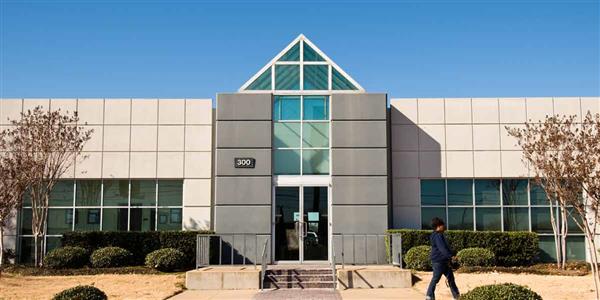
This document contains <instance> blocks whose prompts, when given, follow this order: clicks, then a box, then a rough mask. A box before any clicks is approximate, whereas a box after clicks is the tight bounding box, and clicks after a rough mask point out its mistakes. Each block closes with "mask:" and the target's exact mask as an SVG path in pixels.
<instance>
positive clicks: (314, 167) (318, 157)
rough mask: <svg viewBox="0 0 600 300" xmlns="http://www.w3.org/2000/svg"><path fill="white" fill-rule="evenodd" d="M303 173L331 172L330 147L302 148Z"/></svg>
mask: <svg viewBox="0 0 600 300" xmlns="http://www.w3.org/2000/svg"><path fill="white" fill-rule="evenodd" d="M302 160H303V161H302V173H303V174H306V175H310V174H329V149H318V150H302Z"/></svg>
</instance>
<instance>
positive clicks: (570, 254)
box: [567, 236, 585, 260]
mask: <svg viewBox="0 0 600 300" xmlns="http://www.w3.org/2000/svg"><path fill="white" fill-rule="evenodd" d="M567 260H585V237H584V236H568V237H567Z"/></svg>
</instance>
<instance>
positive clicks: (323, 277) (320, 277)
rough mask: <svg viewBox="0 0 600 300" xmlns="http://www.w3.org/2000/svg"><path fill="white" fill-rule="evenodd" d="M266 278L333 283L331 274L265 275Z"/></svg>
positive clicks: (277, 280)
mask: <svg viewBox="0 0 600 300" xmlns="http://www.w3.org/2000/svg"><path fill="white" fill-rule="evenodd" d="M266 277H267V278H269V279H271V280H272V281H276V282H282V281H293V280H295V281H301V282H312V281H333V275H332V274H309V275H306V274H305V275H273V274H266Z"/></svg>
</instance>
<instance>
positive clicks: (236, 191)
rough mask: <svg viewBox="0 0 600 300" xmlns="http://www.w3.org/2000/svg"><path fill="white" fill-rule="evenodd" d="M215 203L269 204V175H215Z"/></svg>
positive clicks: (270, 200)
mask: <svg viewBox="0 0 600 300" xmlns="http://www.w3.org/2000/svg"><path fill="white" fill-rule="evenodd" d="M216 189H217V190H216V196H217V197H216V201H215V202H216V205H271V202H272V199H271V177H270V176H267V177H217V178H216Z"/></svg>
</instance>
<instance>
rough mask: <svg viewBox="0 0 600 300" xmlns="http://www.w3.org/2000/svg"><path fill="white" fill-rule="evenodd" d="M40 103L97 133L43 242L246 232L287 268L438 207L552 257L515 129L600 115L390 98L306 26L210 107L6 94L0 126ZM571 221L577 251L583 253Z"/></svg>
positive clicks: (16, 235)
mask: <svg viewBox="0 0 600 300" xmlns="http://www.w3.org/2000/svg"><path fill="white" fill-rule="evenodd" d="M38 105H39V106H42V107H44V108H47V109H50V110H55V109H59V108H60V109H61V110H67V111H78V112H79V116H80V118H81V125H82V126H85V127H86V128H90V129H93V130H94V133H93V138H92V140H91V141H89V142H88V144H87V145H86V146H85V149H84V153H83V154H82V157H80V158H78V159H77V160H76V162H75V164H74V167H73V169H72V170H71V171H70V172H69V173H68V174H66V175H65V178H64V180H62V181H61V182H60V183H59V185H58V186H57V188H56V190H55V191H54V192H53V195H52V199H51V201H50V206H51V208H50V212H49V220H48V224H47V228H48V238H47V239H48V240H47V247H48V249H50V248H53V247H56V245H57V244H58V242H59V238H60V235H61V234H62V233H63V232H65V231H72V230H75V231H86V230H117V231H127V230H130V231H147V230H179V229H183V230H199V229H210V230H214V231H215V232H217V233H219V234H224V235H226V234H247V236H248V237H250V240H248V241H247V240H246V239H247V238H246V237H244V238H243V243H244V250H239V249H238V250H239V251H246V250H247V251H254V250H253V249H252V248H251V247H252V246H251V245H252V244H253V243H252V239H259V238H260V239H262V240H264V239H266V238H271V239H272V240H273V243H272V248H271V251H272V255H271V259H272V260H273V261H278V262H284V261H294V262H314V261H327V260H330V259H331V258H332V255H333V252H332V246H333V247H335V248H336V249H339V248H340V247H343V246H342V245H341V243H344V241H343V240H341V239H340V238H341V235H342V234H347V235H363V237H364V242H365V243H364V246H362V247H365V248H367V247H369V246H368V245H370V243H371V242H374V243H375V244H377V239H379V238H380V237H378V236H376V235H378V234H379V235H380V234H382V233H384V232H385V230H386V229H388V228H427V227H428V221H429V220H430V219H431V217H433V216H442V217H443V218H444V219H446V220H447V223H448V227H449V229H465V230H502V231H510V230H530V231H534V232H538V233H539V234H540V235H541V241H540V247H541V249H542V250H543V255H544V258H546V259H552V256H553V255H554V251H553V250H552V248H553V247H554V243H553V241H552V240H551V238H552V227H551V224H550V217H549V209H548V207H547V206H546V204H547V203H546V202H545V201H546V199H545V194H544V192H543V190H541V189H540V188H539V187H537V186H536V185H535V184H533V182H532V181H530V180H529V179H530V178H531V177H532V176H533V174H531V173H530V171H529V169H528V167H527V166H526V165H525V164H524V163H523V162H522V161H521V151H520V150H519V148H518V147H517V146H516V141H515V140H514V139H512V138H511V137H509V136H508V135H507V133H506V126H509V127H521V126H523V124H524V123H525V122H537V121H539V120H542V119H544V118H545V116H546V115H552V114H569V115H577V116H578V118H581V116H582V115H584V114H585V113H586V112H587V111H591V112H592V113H599V112H600V98H598V97H570V98H566V97H560V98H555V97H545V98H510V99H506V98H485V99H483V98H461V99H449V98H445V99H444V98H440V99H394V98H392V99H388V95H387V94H385V93H369V92H366V91H365V90H364V89H363V88H362V87H361V86H360V84H359V83H358V82H356V81H355V80H353V79H352V78H351V77H350V76H349V75H348V74H347V73H345V72H344V71H343V70H342V69H341V68H340V67H339V66H338V65H336V64H335V63H334V62H333V61H332V60H331V59H330V58H329V57H328V56H327V55H326V54H325V53H323V52H322V51H321V50H319V48H318V47H317V46H316V45H314V44H313V43H311V42H310V41H309V40H308V39H306V38H305V37H304V36H303V35H300V36H299V37H298V38H296V39H295V40H294V41H292V42H291V43H290V44H289V45H288V46H287V47H286V48H285V49H283V50H282V51H281V52H280V53H279V54H278V55H277V56H275V57H274V58H273V60H271V61H270V62H269V63H268V64H267V65H265V66H264V67H263V68H262V69H260V70H259V71H258V72H257V73H256V75H254V76H253V77H251V78H250V79H249V80H248V82H246V83H245V84H244V85H243V86H242V87H241V88H240V89H239V90H238V91H237V92H235V93H222V94H217V97H216V107H213V105H212V100H211V99H2V101H0V122H1V124H0V125H1V126H2V127H5V126H8V125H9V123H8V121H7V120H8V119H15V118H18V117H19V113H20V112H22V111H26V110H27V109H31V108H33V107H35V106H38ZM30 218H31V211H30V210H28V208H27V199H25V207H24V209H23V210H22V211H21V212H20V214H19V217H18V218H17V220H15V226H14V227H15V228H16V230H13V231H12V232H11V233H10V234H9V236H7V237H6V242H7V244H8V245H9V247H11V248H15V249H17V253H19V256H20V259H21V260H22V261H27V260H29V259H30V257H31V250H32V247H31V245H32V238H31V228H30ZM28 224H29V225H28ZM576 231H577V230H576V227H575V226H571V235H572V236H571V237H570V240H569V242H568V245H567V248H568V252H569V257H570V258H572V259H584V258H585V255H586V253H585V242H584V238H583V235H582V234H581V233H578V232H576ZM369 236H371V237H369ZM342 239H343V238H342ZM369 239H375V240H369ZM246 242H248V247H249V248H248V249H246ZM346 242H348V241H346ZM353 242H354V241H353ZM367 242H368V243H369V244H368V243H367ZM238 243H240V242H239V241H238ZM361 243H362V241H361ZM361 245H362V244H361ZM354 247H355V246H353V249H356V248H354ZM356 247H361V246H356ZM357 252H360V251H358V250H357ZM365 260H366V258H365Z"/></svg>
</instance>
